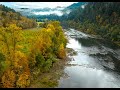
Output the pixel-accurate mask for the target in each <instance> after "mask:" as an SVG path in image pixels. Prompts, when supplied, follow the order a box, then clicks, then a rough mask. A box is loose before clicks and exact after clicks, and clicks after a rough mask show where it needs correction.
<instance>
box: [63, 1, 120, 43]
mask: <svg viewBox="0 0 120 90" xmlns="http://www.w3.org/2000/svg"><path fill="white" fill-rule="evenodd" d="M61 22H62V25H63V26H64V27H71V28H75V29H77V30H80V31H82V32H85V33H89V34H93V35H100V36H102V37H103V38H107V39H110V40H111V41H113V42H115V43H116V44H118V45H120V2H88V4H87V5H86V6H85V8H84V9H82V8H81V7H79V8H77V9H76V10H73V11H72V12H70V13H69V15H68V16H66V17H65V16H64V17H63V19H61Z"/></svg>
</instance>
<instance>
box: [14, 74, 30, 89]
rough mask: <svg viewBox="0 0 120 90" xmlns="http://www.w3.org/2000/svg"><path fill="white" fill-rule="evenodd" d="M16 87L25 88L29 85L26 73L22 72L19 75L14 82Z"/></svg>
mask: <svg viewBox="0 0 120 90" xmlns="http://www.w3.org/2000/svg"><path fill="white" fill-rule="evenodd" d="M16 85H17V87H21V88H25V87H27V86H29V85H30V78H29V75H28V74H27V73H23V74H21V75H20V76H19V79H18V81H17V83H16Z"/></svg>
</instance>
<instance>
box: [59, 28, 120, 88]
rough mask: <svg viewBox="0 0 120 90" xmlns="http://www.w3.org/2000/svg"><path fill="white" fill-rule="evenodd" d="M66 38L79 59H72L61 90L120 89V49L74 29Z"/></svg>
mask: <svg viewBox="0 0 120 90" xmlns="http://www.w3.org/2000/svg"><path fill="white" fill-rule="evenodd" d="M65 34H66V36H67V37H68V41H69V43H68V44H67V48H72V49H73V50H74V51H76V52H77V55H73V56H71V55H69V58H71V60H70V61H68V62H67V64H66V66H65V68H64V72H65V74H64V75H63V76H62V77H61V78H60V80H59V85H58V87H57V88H120V47H118V46H116V45H115V44H113V43H112V42H110V41H107V40H104V39H99V38H95V37H92V36H90V35H87V34H85V33H82V32H80V31H77V30H74V29H69V30H65Z"/></svg>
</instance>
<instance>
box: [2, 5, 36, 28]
mask: <svg viewBox="0 0 120 90" xmlns="http://www.w3.org/2000/svg"><path fill="white" fill-rule="evenodd" d="M13 23H14V24H16V25H17V26H19V27H21V28H23V29H26V28H33V27H36V25H37V24H36V22H35V20H32V19H28V18H27V17H24V16H22V15H21V14H20V13H19V12H16V11H15V10H13V9H11V8H8V7H6V6H4V5H0V27H2V26H3V27H6V26H8V25H10V24H13Z"/></svg>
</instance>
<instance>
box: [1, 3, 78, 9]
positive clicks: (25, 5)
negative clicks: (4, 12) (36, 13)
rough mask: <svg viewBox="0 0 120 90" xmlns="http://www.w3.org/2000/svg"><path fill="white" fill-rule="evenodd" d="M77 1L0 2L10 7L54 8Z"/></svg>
mask: <svg viewBox="0 0 120 90" xmlns="http://www.w3.org/2000/svg"><path fill="white" fill-rule="evenodd" d="M73 3H77V2H0V4H3V5H5V6H8V7H11V8H32V9H33V8H35V9H36V8H46V7H48V8H56V7H57V6H61V7H67V6H69V5H71V4H73Z"/></svg>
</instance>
